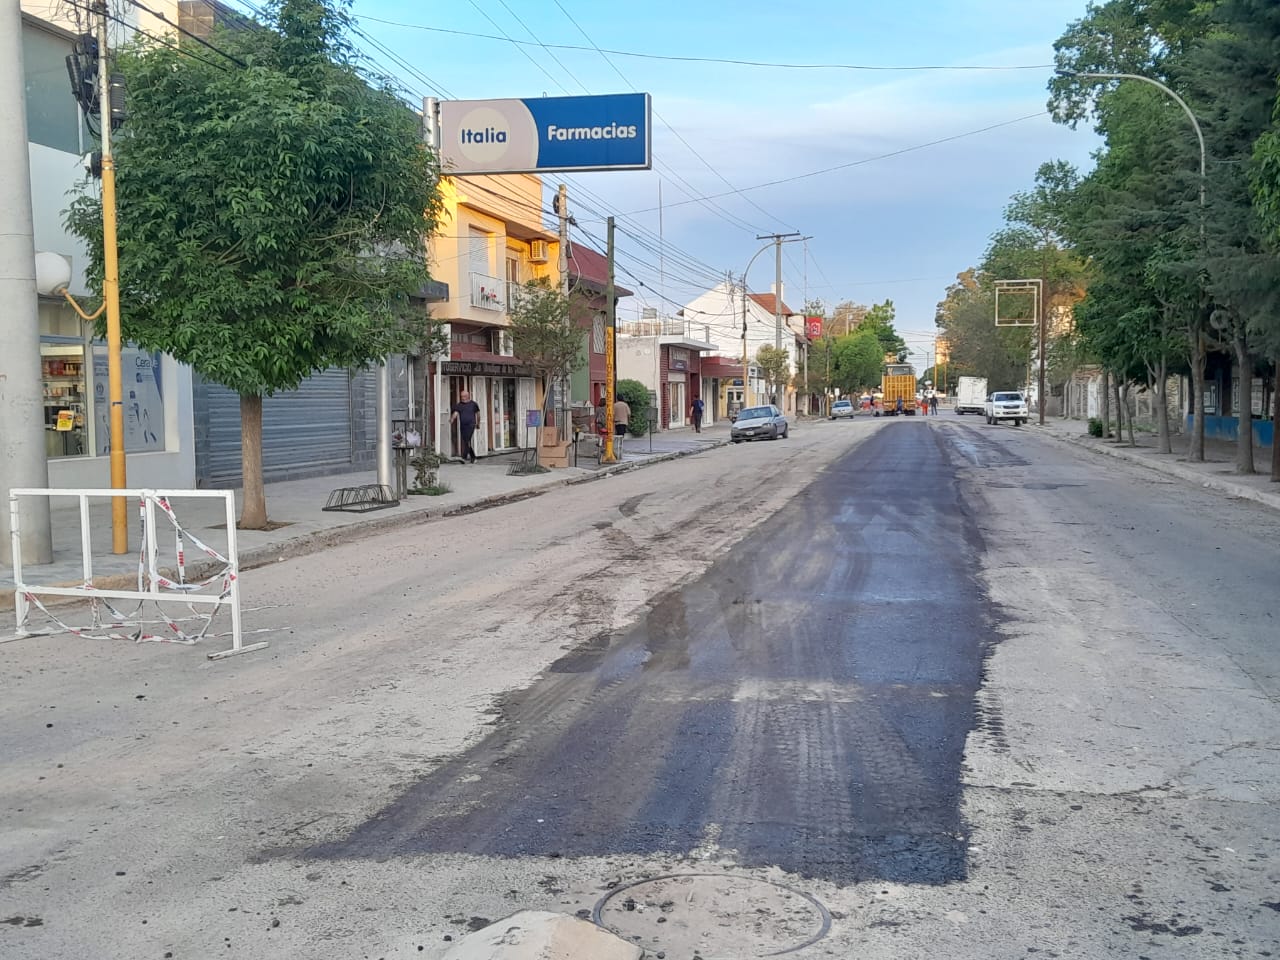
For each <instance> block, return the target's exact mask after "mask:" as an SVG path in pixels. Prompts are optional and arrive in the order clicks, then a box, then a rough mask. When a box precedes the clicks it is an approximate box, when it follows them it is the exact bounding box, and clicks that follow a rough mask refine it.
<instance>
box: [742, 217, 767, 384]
mask: <svg viewBox="0 0 1280 960" xmlns="http://www.w3.org/2000/svg"><path fill="white" fill-rule="evenodd" d="M772 246H773V241H772V240H771V241H769V242H768V243H766V244H765V245H764V246H763V247H761V248H760V249H759V250H757V251H756V252H755V253H753V254H752V255H751V259H750V260H748V261H747V269H746V270H743V271H742V407H743V409H746V408H747V407H749V406H751V358H750V356H748V354H747V274H748V273H750V272H751V265H752V264H753V263H755V262H756V257H758V256H760V254H762V253H764V252H765V251H766V250H768V249H769V248H770V247H772Z"/></svg>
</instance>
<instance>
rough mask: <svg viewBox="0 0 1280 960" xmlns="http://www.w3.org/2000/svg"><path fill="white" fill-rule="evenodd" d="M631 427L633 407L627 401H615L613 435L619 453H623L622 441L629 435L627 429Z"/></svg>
mask: <svg viewBox="0 0 1280 960" xmlns="http://www.w3.org/2000/svg"><path fill="white" fill-rule="evenodd" d="M630 425H631V405H630V404H629V403H627V401H625V400H623V399H622V398H621V397H618V399H617V400H615V401H613V435H614V437H615V440H614V443H615V445H616V446H617V448H618V452H619V453H621V452H622V439H623V437H625V436H626V435H627V428H628V427H629V426H630Z"/></svg>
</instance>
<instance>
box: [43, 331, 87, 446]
mask: <svg viewBox="0 0 1280 960" xmlns="http://www.w3.org/2000/svg"><path fill="white" fill-rule="evenodd" d="M40 373H41V379H42V381H43V393H44V429H45V452H46V453H47V454H48V456H49V457H50V458H51V459H52V458H58V457H81V456H85V455H86V454H88V453H90V452H91V450H90V444H89V430H88V420H87V411H88V408H87V405H86V404H87V401H88V397H89V391H88V387H87V383H86V376H87V373H88V370H87V369H86V366H85V358H84V345H83V344H71V343H41V344H40Z"/></svg>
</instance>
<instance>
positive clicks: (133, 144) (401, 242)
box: [67, 0, 440, 528]
mask: <svg viewBox="0 0 1280 960" xmlns="http://www.w3.org/2000/svg"><path fill="white" fill-rule="evenodd" d="M346 26H347V17H346V15H345V13H344V12H343V10H342V9H341V8H335V7H332V6H326V5H325V4H324V3H321V2H318V0H280V2H278V3H276V4H275V5H274V6H273V7H272V8H271V11H270V22H269V23H268V24H266V25H263V26H262V27H260V28H254V29H241V30H229V31H224V32H221V33H219V34H218V36H217V45H218V47H219V48H220V49H222V50H224V51H225V52H226V53H227V54H228V55H229V56H228V57H226V58H223V57H213V56H209V55H207V54H206V55H204V56H200V57H194V56H187V55H186V53H185V52H184V51H180V50H179V49H176V48H175V47H174V46H172V45H159V44H150V45H145V44H144V45H142V46H139V47H135V48H133V49H131V50H128V51H126V52H125V53H124V54H123V55H122V56H120V58H119V61H118V70H119V71H120V72H121V73H123V75H124V78H125V84H126V87H127V89H128V91H129V122H128V125H127V126H126V127H125V128H124V130H123V131H122V134H121V135H120V136H119V137H118V138H117V139H116V141H115V144H114V146H115V157H116V160H117V174H116V192H117V197H118V201H119V204H118V208H119V236H120V242H119V253H120V294H121V301H122V305H123V309H122V313H123V317H122V323H121V329H122V333H123V335H124V337H125V338H126V339H128V340H131V341H133V342H135V343H137V344H138V345H140V346H142V347H144V348H146V349H149V350H161V351H165V352H168V353H170V354H172V355H173V356H174V357H176V358H177V359H178V360H180V361H182V362H183V363H188V364H190V365H191V366H192V367H193V368H194V369H195V370H196V371H198V372H199V373H200V374H201V375H202V376H204V377H206V378H207V379H209V380H212V381H214V382H216V383H220V384H223V385H224V386H227V387H229V388H231V389H232V390H235V391H236V392H237V393H239V394H240V410H241V424H242V428H241V436H242V451H243V461H244V505H243V511H242V513H241V517H240V525H241V526H244V527H249V528H261V527H264V526H265V525H266V523H267V509H266V498H265V495H264V491H263V485H262V398H263V396H269V395H271V394H272V393H274V392H275V391H277V390H289V389H294V388H296V387H297V386H298V385H299V384H300V383H301V382H302V381H303V379H305V378H306V377H307V376H309V375H310V374H312V373H314V372H316V371H319V370H323V369H325V368H327V367H331V366H361V365H364V364H367V363H370V362H374V361H376V360H378V359H380V358H382V357H385V356H387V355H388V354H390V353H394V352H398V351H399V350H402V349H405V348H407V347H408V346H409V345H411V344H413V343H415V342H418V341H420V340H422V339H423V338H424V336H427V335H428V334H429V330H430V323H429V321H428V319H427V317H426V315H425V313H424V312H423V311H421V310H420V309H417V308H414V307H413V306H412V305H411V303H410V297H411V296H412V295H413V294H414V293H416V292H417V291H418V290H420V289H421V287H422V285H423V283H424V282H425V281H426V280H427V278H428V274H427V268H426V263H425V251H426V247H425V244H426V240H427V238H428V236H429V235H430V232H431V231H432V230H433V229H434V226H435V223H436V217H437V214H438V212H439V209H440V199H439V194H438V188H437V182H438V173H439V169H438V165H437V161H436V158H435V157H434V156H433V155H432V154H431V153H430V152H429V151H428V150H427V149H426V148H425V147H424V146H423V143H422V137H421V133H420V130H419V121H418V118H417V117H416V116H415V115H414V114H413V113H412V112H411V111H410V110H408V109H407V108H406V107H405V106H404V104H403V103H402V102H401V101H400V100H398V99H397V97H396V96H395V95H394V94H393V92H392V91H391V89H390V87H389V86H387V85H385V84H381V83H379V82H378V81H376V80H374V81H372V84H373V85H371V82H370V81H369V80H368V78H367V77H366V75H365V74H363V73H362V71H361V70H360V69H359V68H358V67H357V63H356V56H355V53H354V51H353V50H352V48H351V47H350V46H349V45H348V44H347V42H346V41H345V39H344V36H345V29H346ZM231 57H234V58H236V60H238V61H240V62H241V63H244V64H245V66H239V65H237V64H236V63H235V62H233V61H232V60H231V59H230V58H231ZM67 222H68V225H69V227H70V229H71V230H72V231H73V232H74V233H75V234H76V235H77V236H79V237H80V238H82V239H83V240H84V241H85V242H86V243H87V244H88V246H89V250H90V265H89V273H90V275H91V276H92V277H93V278H94V279H95V280H97V281H99V282H100V281H101V277H102V235H101V228H100V224H101V204H100V200H99V197H98V195H97V193H96V191H95V190H91V189H89V188H88V187H87V186H86V188H85V189H84V191H83V192H82V193H81V194H80V196H79V197H78V198H77V199H76V200H75V201H74V202H73V203H72V205H71V208H70V210H69V211H68V214H67Z"/></svg>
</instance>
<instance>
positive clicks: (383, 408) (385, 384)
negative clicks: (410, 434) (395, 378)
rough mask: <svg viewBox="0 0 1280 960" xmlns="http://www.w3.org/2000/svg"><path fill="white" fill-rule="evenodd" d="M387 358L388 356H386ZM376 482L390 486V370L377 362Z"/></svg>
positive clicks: (385, 364)
mask: <svg viewBox="0 0 1280 960" xmlns="http://www.w3.org/2000/svg"><path fill="white" fill-rule="evenodd" d="M388 359H389V358H388ZM377 429H378V442H377V447H376V449H377V457H378V483H380V484H382V485H383V486H387V487H389V486H391V371H390V370H389V369H388V368H387V360H383V361H382V362H381V363H379V364H378V427H377Z"/></svg>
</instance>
